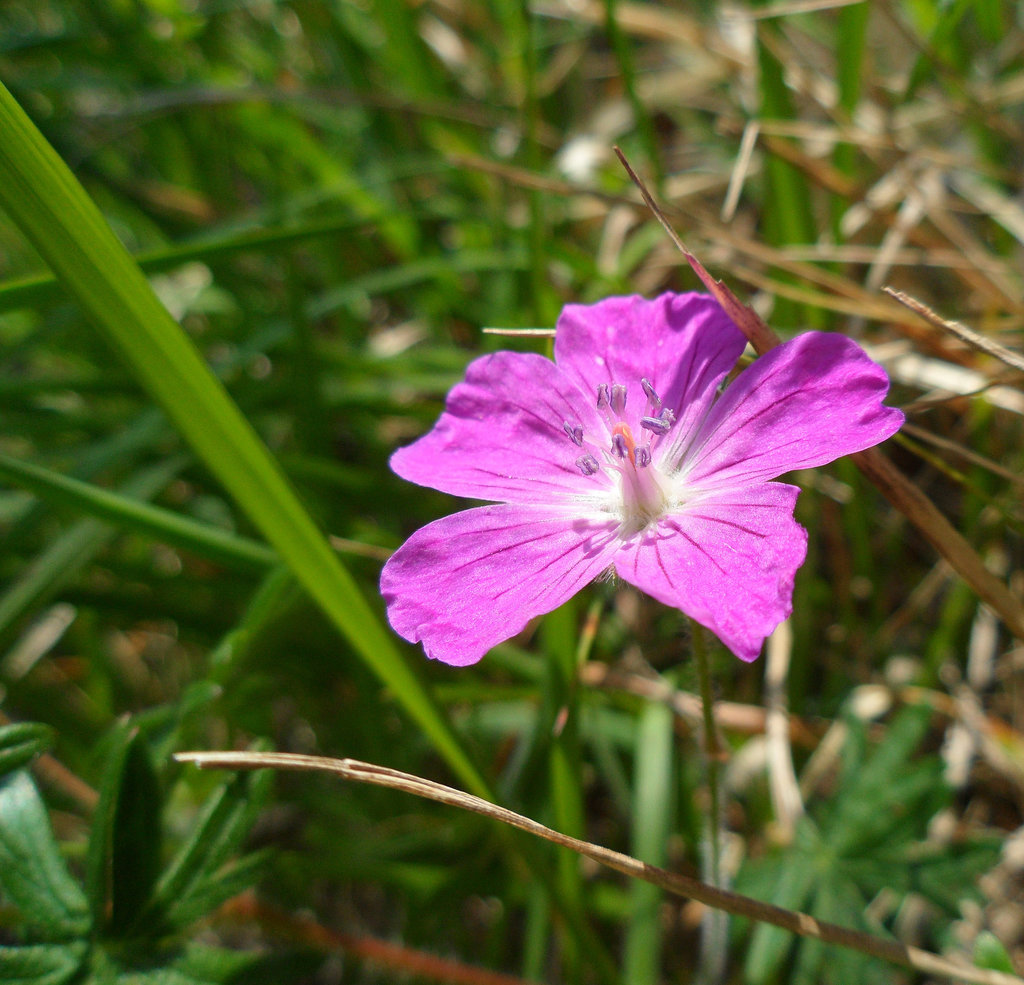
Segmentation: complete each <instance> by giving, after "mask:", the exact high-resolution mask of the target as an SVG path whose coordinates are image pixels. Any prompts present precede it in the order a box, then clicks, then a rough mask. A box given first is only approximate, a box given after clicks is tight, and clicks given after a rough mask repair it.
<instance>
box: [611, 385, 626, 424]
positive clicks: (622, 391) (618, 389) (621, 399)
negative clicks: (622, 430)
mask: <svg viewBox="0 0 1024 985" xmlns="http://www.w3.org/2000/svg"><path fill="white" fill-rule="evenodd" d="M625 409H626V388H625V387H624V386H623V385H622V384H621V383H613V384H612V410H613V411H615V413H616V414H618V415H619V417H621V416H622V414H623V412H624V411H625Z"/></svg>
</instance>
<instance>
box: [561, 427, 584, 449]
mask: <svg viewBox="0 0 1024 985" xmlns="http://www.w3.org/2000/svg"><path fill="white" fill-rule="evenodd" d="M562 429H563V430H564V431H565V433H566V434H567V435H569V437H570V439H571V440H572V443H573V444H574V445H579V446H580V447H581V448H582V447H583V428H582V427H580V425H579V424H570V423H569V422H568V421H563V422H562Z"/></svg>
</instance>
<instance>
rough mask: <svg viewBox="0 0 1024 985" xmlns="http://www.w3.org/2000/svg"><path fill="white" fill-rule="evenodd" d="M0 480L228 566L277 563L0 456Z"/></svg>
mask: <svg viewBox="0 0 1024 985" xmlns="http://www.w3.org/2000/svg"><path fill="white" fill-rule="evenodd" d="M0 479H6V480H7V481H8V482H10V483H12V484H14V485H18V486H21V488H23V489H28V490H29V491H31V492H34V493H35V494H36V495H37V496H39V497H40V498H42V499H46V500H48V501H49V502H51V503H55V504H58V505H63V506H70V507H72V508H73V509H78V510H81V511H82V512H84V513H87V514H89V515H90V516H92V517H95V518H96V519H98V520H107V521H109V522H110V523H113V524H115V525H116V526H118V527H121V528H123V529H128V530H136V531H139V532H141V533H144V534H147V535H149V536H152V537H155V538H157V539H158V540H161V541H163V542H164V543H167V544H173V545H174V546H176V547H181V548H184V549H185V550H188V551H192V552H193V553H195V554H197V555H199V556H200V557H204V558H207V559H208V560H211V561H216V562H218V563H221V564H225V565H228V566H231V567H239V568H242V569H243V570H251V569H254V568H255V569H256V570H261V569H265V568H267V567H268V566H270V565H272V564H274V563H275V561H276V560H277V557H276V555H275V554H274V552H273V551H272V550H270V549H269V548H268V547H266V546H265V545H264V544H260V543H258V542H257V541H254V540H250V539H249V538H247V537H239V536H238V535H236V534H232V533H230V532H229V531H227V530H221V529H219V528H217V527H211V526H210V525H209V524H206V523H199V522H198V521H196V520H191V519H189V518H188V517H184V516H181V515H179V514H177V513H174V512H172V511H171V510H165V509H162V508H160V507H159V506H153V505H151V504H150V503H146V502H143V501H142V500H139V499H133V498H131V497H129V496H125V495H122V494H121V493H116V492H111V491H109V490H107V489H101V488H100V487H99V486H93V485H91V484H90V483H88V482H81V481H79V480H78V479H72V478H69V477H68V476H64V475H61V474H60V473H58V472H52V471H50V470H49V469H45V468H42V467H41V466H39V465H32V464H31V463H29V462H22V461H19V460H18V459H16V458H12V457H11V456H10V455H4V454H2V453H0Z"/></svg>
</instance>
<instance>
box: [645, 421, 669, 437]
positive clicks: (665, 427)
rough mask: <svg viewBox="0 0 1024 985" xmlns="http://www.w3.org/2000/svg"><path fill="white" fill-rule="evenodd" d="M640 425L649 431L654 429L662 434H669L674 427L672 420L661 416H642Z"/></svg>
mask: <svg viewBox="0 0 1024 985" xmlns="http://www.w3.org/2000/svg"><path fill="white" fill-rule="evenodd" d="M640 427H642V428H644V429H645V430H647V431H653V432H654V433H655V434H657V435H662V434H668V432H669V430H670V429H671V427H672V422H671V421H666V420H663V419H662V418H660V417H641V418H640Z"/></svg>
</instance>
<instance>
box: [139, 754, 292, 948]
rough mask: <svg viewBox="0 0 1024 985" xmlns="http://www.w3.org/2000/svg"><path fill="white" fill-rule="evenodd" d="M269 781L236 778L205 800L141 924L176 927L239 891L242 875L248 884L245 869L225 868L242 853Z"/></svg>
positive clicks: (268, 777)
mask: <svg viewBox="0 0 1024 985" xmlns="http://www.w3.org/2000/svg"><path fill="white" fill-rule="evenodd" d="M272 780H273V777H272V774H271V773H269V772H258V773H248V774H239V775H237V776H235V777H234V778H232V779H231V780H230V781H229V782H227V783H225V784H224V785H223V786H221V787H220V789H219V790H217V791H216V793H214V795H213V796H212V797H210V798H209V800H208V801H207V803H206V806H205V808H204V810H203V813H202V815H201V816H200V818H199V820H198V822H197V823H196V825H195V827H194V829H193V831H192V834H191V837H190V838H189V839H188V841H186V842H185V844H184V845H182V846H181V848H180V849H179V850H178V853H177V854H176V855H175V857H174V859H173V860H172V861H171V863H170V865H169V866H168V867H167V868H166V869H165V870H164V872H163V874H162V876H161V877H160V879H159V881H158V882H157V885H156V888H155V890H154V892H153V897H152V901H151V904H150V907H149V910H148V913H147V919H150V920H153V921H156V922H161V923H163V924H164V925H166V926H167V927H169V928H177V927H181V926H183V925H184V924H186V923H188V922H189V921H191V920H194V919H196V918H197V917H198V916H201V915H202V914H203V913H205V912H207V908H208V907H213V906H218V905H219V904H220V903H221V902H223V901H224V899H229V898H230V897H231V896H232V895H234V894H235V893H237V892H239V891H240V890H241V889H242V888H244V886H243V885H242V884H241V881H240V880H241V878H242V875H243V874H245V877H246V878H251V869H250V868H244V867H243V866H242V863H237V864H236V866H235V867H234V868H233V869H228V870H226V871H225V866H227V865H228V863H229V860H230V859H231V858H232V856H234V855H235V854H237V852H238V851H239V849H240V848H241V847H242V842H243V841H244V840H245V837H246V835H247V834H248V833H249V829H250V828H251V827H252V823H253V821H254V820H255V818H256V815H257V814H258V812H259V811H260V809H261V808H262V806H263V804H264V803H265V801H266V798H267V794H268V793H269V791H270V785H271V783H272ZM252 864H254V863H250V865H252ZM222 881H230V883H231V886H232V889H231V892H230V893H228V895H227V896H224V895H221V894H219V892H218V890H219V887H220V885H221V883H222Z"/></svg>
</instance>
